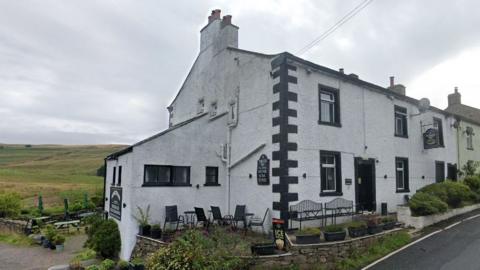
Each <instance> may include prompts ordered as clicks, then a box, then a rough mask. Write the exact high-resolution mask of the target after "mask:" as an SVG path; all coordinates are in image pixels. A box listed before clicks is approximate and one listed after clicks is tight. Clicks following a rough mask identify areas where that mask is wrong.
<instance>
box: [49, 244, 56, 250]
mask: <svg viewBox="0 0 480 270" xmlns="http://www.w3.org/2000/svg"><path fill="white" fill-rule="evenodd" d="M49 247H50V249H51V250H55V249H56V248H57V247H56V246H55V243H50V246H49Z"/></svg>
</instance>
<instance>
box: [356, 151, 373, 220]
mask: <svg viewBox="0 0 480 270" xmlns="http://www.w3.org/2000/svg"><path fill="white" fill-rule="evenodd" d="M353 163H354V166H355V179H354V181H355V208H356V211H359V209H358V205H359V203H358V194H359V187H358V167H359V166H358V165H360V164H362V165H370V166H371V168H372V197H373V201H372V204H373V208H374V209H373V210H374V211H376V209H377V193H376V182H377V177H376V160H375V159H374V158H369V159H367V160H365V159H363V158H361V157H354V162H353Z"/></svg>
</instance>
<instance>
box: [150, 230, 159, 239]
mask: <svg viewBox="0 0 480 270" xmlns="http://www.w3.org/2000/svg"><path fill="white" fill-rule="evenodd" d="M151 235H152V238H155V239H160V237H162V229H153V228H152V233H151Z"/></svg>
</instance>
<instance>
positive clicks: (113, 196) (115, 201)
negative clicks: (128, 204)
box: [109, 187, 122, 220]
mask: <svg viewBox="0 0 480 270" xmlns="http://www.w3.org/2000/svg"><path fill="white" fill-rule="evenodd" d="M109 213H110V216H111V217H113V218H115V219H117V220H122V188H121V187H110V211H109Z"/></svg>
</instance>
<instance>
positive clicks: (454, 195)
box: [417, 181, 476, 208]
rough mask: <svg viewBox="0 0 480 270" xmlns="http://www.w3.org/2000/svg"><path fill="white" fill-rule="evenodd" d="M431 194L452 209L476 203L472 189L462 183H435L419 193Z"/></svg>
mask: <svg viewBox="0 0 480 270" xmlns="http://www.w3.org/2000/svg"><path fill="white" fill-rule="evenodd" d="M418 192H422V193H427V194H430V195H432V196H434V197H437V198H438V199H440V200H441V201H443V202H445V203H447V204H448V206H449V207H451V208H458V207H462V206H463V205H464V204H465V203H467V202H474V201H475V197H476V196H475V194H474V193H473V192H472V191H471V190H470V188H469V187H468V186H467V185H465V184H464V183H461V182H452V181H445V182H441V183H435V184H431V185H428V186H424V187H423V188H421V189H419V190H418V191H417V193H418Z"/></svg>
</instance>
